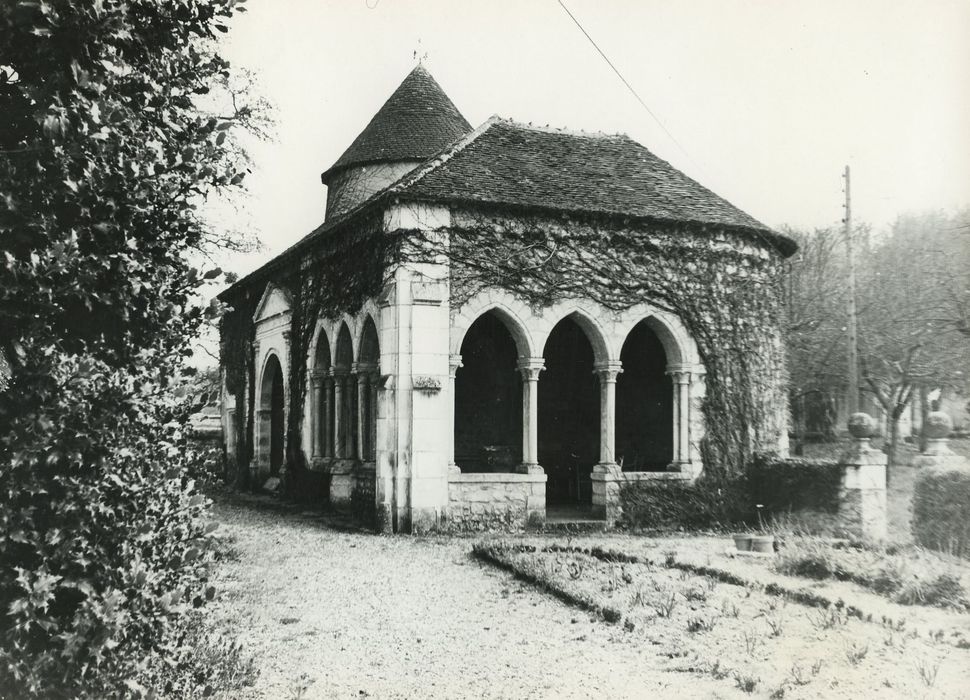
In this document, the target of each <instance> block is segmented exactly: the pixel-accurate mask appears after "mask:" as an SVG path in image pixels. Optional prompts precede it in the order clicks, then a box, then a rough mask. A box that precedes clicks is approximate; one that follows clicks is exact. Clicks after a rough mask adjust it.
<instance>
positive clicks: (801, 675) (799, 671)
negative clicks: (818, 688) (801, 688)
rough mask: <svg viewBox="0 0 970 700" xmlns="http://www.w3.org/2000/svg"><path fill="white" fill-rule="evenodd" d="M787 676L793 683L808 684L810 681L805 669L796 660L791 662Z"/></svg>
mask: <svg viewBox="0 0 970 700" xmlns="http://www.w3.org/2000/svg"><path fill="white" fill-rule="evenodd" d="M813 675H814V674H813ZM788 678H789V679H790V680H791V682H792V683H794V684H795V685H808V684H809V683H811V682H812V679H811V678H809V677H808V675H806V673H805V669H803V668H802V667H801V664H799V663H797V662H796V663H794V664H792V667H791V670H790V671H789V672H788Z"/></svg>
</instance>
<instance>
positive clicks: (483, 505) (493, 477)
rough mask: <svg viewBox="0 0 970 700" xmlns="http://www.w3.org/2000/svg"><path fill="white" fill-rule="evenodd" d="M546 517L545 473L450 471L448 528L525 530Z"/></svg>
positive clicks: (446, 523) (446, 520)
mask: <svg viewBox="0 0 970 700" xmlns="http://www.w3.org/2000/svg"><path fill="white" fill-rule="evenodd" d="M545 519H546V475H545V474H518V473H515V474H451V475H450V476H449V478H448V512H447V516H446V518H445V522H444V527H445V528H446V529H449V530H493V529H522V528H524V527H526V526H538V525H541V524H542V523H544V522H545Z"/></svg>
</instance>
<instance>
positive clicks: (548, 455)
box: [220, 65, 794, 532]
mask: <svg viewBox="0 0 970 700" xmlns="http://www.w3.org/2000/svg"><path fill="white" fill-rule="evenodd" d="M321 180H322V183H323V184H324V185H325V186H326V193H327V194H326V215H325V220H324V222H323V223H322V224H321V226H319V227H318V228H317V229H316V230H314V231H313V232H311V233H310V234H309V235H307V236H306V237H305V238H304V239H303V240H301V241H300V242H299V243H297V244H296V245H295V246H293V247H292V248H291V249H289V250H287V251H285V252H284V253H282V254H281V255H279V256H277V257H276V258H274V259H273V260H271V261H269V262H267V263H266V264H265V265H263V266H262V267H261V268H259V269H258V270H256V271H255V272H253V273H252V274H250V275H248V276H247V277H245V278H243V279H241V280H239V281H238V282H236V283H235V284H234V285H232V286H231V287H230V288H229V289H227V290H225V291H224V292H223V293H222V294H221V295H220V299H221V300H222V301H223V302H225V303H226V304H227V305H228V306H229V307H231V308H232V309H233V313H234V314H236V316H237V317H238V318H236V319H235V321H234V322H235V323H238V324H241V325H240V326H239V327H240V328H243V327H244V328H245V333H244V334H243V336H233V337H229V336H228V335H227V334H226V331H225V330H224V333H223V345H224V347H223V355H224V357H225V358H233V359H232V361H233V362H235V363H237V364H238V366H239V367H241V368H244V371H243V370H241V371H240V372H238V373H236V374H235V375H233V374H231V373H230V371H229V369H230V367H229V364H228V363H229V360H228V359H226V360H225V361H224V365H223V376H224V387H225V388H224V396H223V401H222V406H223V425H224V435H225V436H226V438H225V449H226V453H227V457H228V459H229V461H230V463H232V464H238V465H239V469H240V471H241V473H243V475H244V476H245V477H246V479H248V484H249V485H250V486H251V487H253V488H260V487H262V486H263V485H264V484H266V482H267V481H268V480H270V479H276V478H279V479H281V480H282V482H283V484H284V486H285V485H286V484H287V483H289V484H290V488H291V490H293V489H295V490H296V491H297V492H298V493H297V494H296V495H299V496H301V497H302V498H304V499H305V500H308V501H311V502H317V503H320V504H329V505H330V506H333V507H346V508H348V509H353V510H354V512H356V513H359V514H362V516H363V517H365V518H366V519H368V520H370V521H371V522H373V523H374V524H375V526H376V528H377V529H378V530H380V531H384V532H425V531H429V530H435V529H486V528H494V527H520V526H526V525H529V524H538V523H542V522H543V521H544V520H546V518H547V517H549V518H552V517H568V516H569V514H574V515H576V517H582V518H585V519H597V518H598V519H602V520H603V521H605V522H606V523H611V522H613V521H614V520H615V519H616V518H617V517H618V515H619V508H620V504H619V499H618V495H617V494H618V493H619V489H620V488H621V487H623V486H624V485H627V484H631V483H636V482H642V481H651V480H672V481H681V482H686V483H690V482H692V481H693V480H695V479H697V478H698V477H699V476H700V475H701V474H702V473H703V471H704V469H705V463H704V454H703V450H702V449H701V445H702V441H703V440H704V436H705V434H706V433H707V431H708V430H709V429H710V428H711V426H709V425H708V424H707V421H706V420H705V415H704V411H703V410H702V408H703V406H704V401H705V391H706V369H705V362H704V360H703V358H702V354H701V352H699V349H698V345H697V343H696V342H695V338H694V337H693V336H692V334H691V332H690V331H689V329H688V327H687V325H685V323H684V322H683V321H682V319H681V318H679V317H678V316H677V315H676V314H674V313H672V312H670V311H669V310H664V309H663V308H662V307H661V306H660V305H655V304H654V303H653V302H652V299H651V298H650V296H649V295H645V296H644V298H643V299H642V301H641V302H640V303H638V304H635V305H633V306H631V307H629V308H626V309H624V310H620V311H617V310H613V309H607V308H605V307H603V306H601V305H600V304H599V303H597V302H596V301H595V300H593V299H590V298H583V297H582V296H576V297H570V298H564V299H561V300H558V301H556V302H555V303H551V304H548V305H545V306H541V307H540V306H536V305H535V304H531V303H529V302H527V301H526V300H524V299H522V298H519V297H517V296H516V295H514V294H512V293H511V292H509V291H507V290H505V289H501V288H483V289H480V290H477V291H476V292H475V293H474V294H473V295H472V296H471V297H470V298H462V299H460V300H458V299H454V298H453V297H452V295H451V293H450V289H451V288H450V286H449V273H448V266H447V263H446V262H440V263H438V264H434V263H415V264H412V265H406V266H403V267H402V268H401V269H399V270H396V271H395V272H394V274H393V276H392V277H391V278H389V279H388V280H386V282H385V284H384V287H383V289H382V290H380V292H379V293H377V294H374V295H373V296H372V297H370V298H367V299H366V300H364V301H363V303H362V304H361V305H360V307H359V308H347V309H343V310H340V311H337V312H334V311H331V312H328V313H327V314H320V315H319V317H316V318H304V317H303V315H302V314H301V313H300V311H299V308H298V305H297V303H296V301H295V298H296V291H295V289H294V286H293V284H292V283H291V281H290V273H291V272H292V271H294V270H299V269H301V266H302V269H307V268H308V267H311V266H313V265H314V264H315V263H314V260H315V259H316V258H314V254H315V251H316V250H317V249H318V248H320V247H322V246H326V245H327V244H328V243H327V242H328V241H332V240H337V237H339V236H350V235H352V234H353V232H354V231H355V230H356V228H357V227H361V226H363V222H365V221H366V222H370V224H369V225H374V223H373V222H377V223H376V225H377V226H378V227H379V228H380V229H381V230H383V231H385V232H391V231H395V230H400V229H422V230H432V229H433V230H435V231H445V232H447V231H449V230H450V229H451V228H452V227H455V226H458V225H459V223H460V222H461V221H463V220H465V219H466V218H467V217H469V216H470V215H471V214H470V212H472V211H482V210H486V211H490V212H492V211H494V212H499V213H509V212H511V213H512V214H514V215H515V216H518V217H525V218H528V217H533V218H536V220H539V219H541V218H542V217H552V216H558V215H560V214H568V215H569V217H571V218H570V219H568V221H573V220H575V221H581V220H583V217H584V216H587V215H589V216H596V217H598V218H597V220H598V221H600V222H605V223H603V224H602V225H604V226H612V225H615V226H617V227H641V228H642V230H643V231H644V235H652V233H651V232H652V231H654V230H658V231H659V230H661V229H663V230H664V231H667V230H668V229H669V230H674V229H676V231H678V232H679V233H678V234H677V235H681V236H683V237H685V240H689V241H690V242H691V243H690V244H691V245H697V246H708V247H711V249H712V250H715V251H716V250H721V249H723V250H725V251H727V250H728V249H729V248H730V249H731V252H732V255H735V256H741V257H745V256H747V257H748V258H750V259H751V260H753V261H755V260H771V261H774V260H782V259H784V258H785V257H787V256H788V255H791V254H792V252H794V244H793V243H792V242H791V241H790V240H789V239H787V238H785V237H784V236H781V235H779V234H777V233H776V232H774V231H772V230H770V229H769V228H768V227H766V226H764V225H763V224H761V223H759V222H758V221H756V220H755V219H753V218H752V217H750V216H748V215H747V214H745V213H744V212H742V211H740V210H738V209H737V208H735V207H734V206H732V205H731V204H730V203H728V202H726V201H725V200H723V199H721V198H720V197H718V196H717V195H715V194H713V193H712V192H710V191H709V190H707V189H705V188H704V187H702V186H701V185H699V184H698V183H696V182H694V181H693V180H691V179H690V178H688V177H687V176H686V175H684V174H682V173H680V172H679V171H677V170H676V169H674V168H673V167H672V166H670V165H669V164H667V163H666V162H664V161H662V160H661V159H659V158H657V157H656V156H654V155H653V154H652V153H650V151H648V150H647V149H646V148H644V147H643V146H641V145H640V144H638V143H636V142H635V141H633V140H632V139H630V138H629V137H627V136H624V135H605V134H598V133H585V132H582V133H581V132H569V131H565V130H560V129H550V128H540V127H536V126H532V125H525V124H520V123H515V122H512V121H509V120H505V119H501V118H497V117H492V118H490V119H489V120H487V121H486V122H485V123H483V124H482V125H481V126H479V127H478V128H472V126H471V125H470V124H469V123H468V122H467V121H466V119H465V118H464V117H463V116H462V114H461V113H460V112H459V110H458V109H457V108H456V107H455V105H454V104H453V103H452V101H451V100H450V99H449V98H448V96H447V95H446V94H445V93H444V91H443V90H442V89H441V87H440V86H439V85H438V83H437V82H436V81H435V79H434V78H433V77H432V76H431V75H430V74H429V73H428V71H427V70H426V69H425V68H424V67H422V66H420V65H419V66H418V67H416V68H414V70H412V71H411V73H410V74H409V75H408V76H407V77H406V78H405V79H404V81H403V82H402V83H401V84H400V86H399V87H398V88H397V90H395V91H394V93H393V94H392V95H391V96H390V98H389V99H388V100H387V101H386V103H384V105H383V106H382V107H381V108H380V110H378V112H377V113H376V114H375V115H374V117H373V118H372V119H371V121H370V123H368V124H367V126H366V127H365V128H364V130H363V131H362V132H361V133H360V134H359V135H358V136H357V138H356V139H355V140H354V141H353V142H352V143H351V144H350V146H349V147H348V148H347V149H346V151H344V153H343V155H341V156H340V157H339V158H338V159H337V160H336V161H335V162H334V163H333V164H332V165H330V167H328V168H327V169H326V170H324V172H323V174H322V175H321ZM564 220H565V219H564ZM565 225H568V224H565ZM672 227H673V228H672ZM718 246H720V248H718ZM725 256H727V253H725ZM725 259H726V258H725ZM361 262H362V261H361V260H359V259H355V258H353V257H347V258H346V259H345V261H344V264H345V265H346V268H347V270H350V269H352V268H353V267H354V266H356V265H359V264H361ZM725 264H726V263H725ZM343 272H344V271H341V274H343ZM725 274H736V273H735V272H734V267H733V263H732V267H731V269H726V271H725ZM302 332H305V333H308V334H309V335H308V338H309V342H308V344H307V346H306V348H305V349H304V348H302V347H300V348H297V349H294V347H293V346H292V344H291V342H292V340H293V338H294V337H295V336H296V334H297V333H302ZM769 335H770V336H771V338H772V341H771V342H773V343H774V344H775V345H776V346H777V344H778V342H780V341H779V340H778V337H777V333H773V334H769ZM239 337H245V341H240V340H239ZM300 365H302V366H300ZM298 371H299V372H301V373H303V374H302V375H301V376H302V377H303V379H300V380H299V381H297V375H296V374H295V373H296V372H298ZM781 394H782V395H783V391H782V392H781ZM771 400H772V401H774V402H775V403H774V404H772V405H770V406H769V407H768V409H769V410H771V411H776V412H777V425H778V428H777V430H776V431H775V433H773V435H774V437H773V438H771V440H774V442H775V443H776V444H775V446H776V447H777V448H778V449H781V450H784V449H785V448H786V446H787V443H786V441H787V406H786V405H785V404H784V402H783V401H780V400H776V399H771ZM297 472H298V473H299V475H300V476H299V478H296V476H295V474H296V473H297Z"/></svg>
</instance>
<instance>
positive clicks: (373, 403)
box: [367, 370, 381, 462]
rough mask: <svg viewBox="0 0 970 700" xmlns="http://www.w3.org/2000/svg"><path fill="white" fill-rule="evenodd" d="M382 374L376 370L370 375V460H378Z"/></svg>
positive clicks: (368, 429)
mask: <svg viewBox="0 0 970 700" xmlns="http://www.w3.org/2000/svg"><path fill="white" fill-rule="evenodd" d="M380 381H381V374H380V372H377V371H376V370H375V371H374V373H373V374H371V376H370V383H369V386H370V404H369V410H368V414H367V415H368V421H369V422H368V424H367V431H368V434H369V435H370V440H369V442H368V447H370V452H369V453H368V455H367V458H368V459H369V460H370V461H372V462H373V461H376V460H377V389H378V387H379V386H380Z"/></svg>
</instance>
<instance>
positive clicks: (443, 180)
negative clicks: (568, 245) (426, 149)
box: [391, 118, 778, 243]
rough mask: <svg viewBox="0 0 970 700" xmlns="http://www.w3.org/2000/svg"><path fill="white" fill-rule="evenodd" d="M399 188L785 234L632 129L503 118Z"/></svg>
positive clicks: (442, 197)
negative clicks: (609, 131)
mask: <svg viewBox="0 0 970 700" xmlns="http://www.w3.org/2000/svg"><path fill="white" fill-rule="evenodd" d="M391 189H392V190H394V191H395V192H396V193H398V194H399V195H404V196H408V197H413V198H416V199H427V200H438V201H451V202H464V203H486V204H504V205H519V206H526V207H537V208H542V209H555V210H562V211H571V212H588V213H603V214H612V215H621V216H629V217H644V218H653V219H661V220H666V221H672V222H694V223H701V224H714V225H721V226H732V227H742V228H746V229H753V230H756V231H764V232H766V233H771V234H772V236H773V237H777V234H774V232H772V231H771V229H769V228H768V227H767V226H765V225H764V224H762V223H761V222H759V221H757V220H756V219H754V218H753V217H751V216H749V215H748V214H745V213H744V212H743V211H741V210H740V209H738V208H737V207H735V206H734V205H732V204H731V203H729V202H728V201H726V200H724V199H722V198H721V197H719V196H717V195H716V194H714V193H713V192H711V191H710V190H709V189H707V188H706V187H703V186H702V185H700V184H698V183H697V182H695V181H694V180H692V179H691V178H689V177H687V176H686V175H684V174H683V173H682V172H680V171H679V170H677V169H676V168H674V167H673V166H671V165H670V164H669V163H667V162H666V161H664V160H662V159H660V158H658V157H657V156H655V155H654V154H653V153H651V152H650V151H649V150H647V149H646V148H645V147H644V146H641V145H640V144H639V143H637V142H636V141H634V140H633V139H631V138H630V137H628V136H625V135H615V136H613V135H605V134H585V133H575V132H564V131H559V130H553V129H548V128H546V129H543V128H537V127H532V126H526V125H523V124H517V123H514V122H510V121H506V120H502V119H498V118H493V119H491V120H489V121H488V122H486V123H485V124H484V125H483V126H482V127H481V128H479V129H478V130H476V132H475V134H474V135H473V136H471V137H469V138H467V139H463V140H462V141H460V142H458V143H457V144H456V145H455V146H454V147H453V148H452V149H451V150H450V151H445V152H443V153H441V154H439V155H438V156H437V157H436V158H434V159H432V160H431V161H429V162H428V163H427V164H425V165H423V166H419V167H418V168H417V169H416V170H414V171H412V172H411V173H409V174H408V175H406V176H405V177H404V178H403V179H402V180H401V181H400V182H399V183H397V184H396V185H394V186H392V188H391ZM775 242H776V243H777V242H778V241H777V240H776V241H775Z"/></svg>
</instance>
